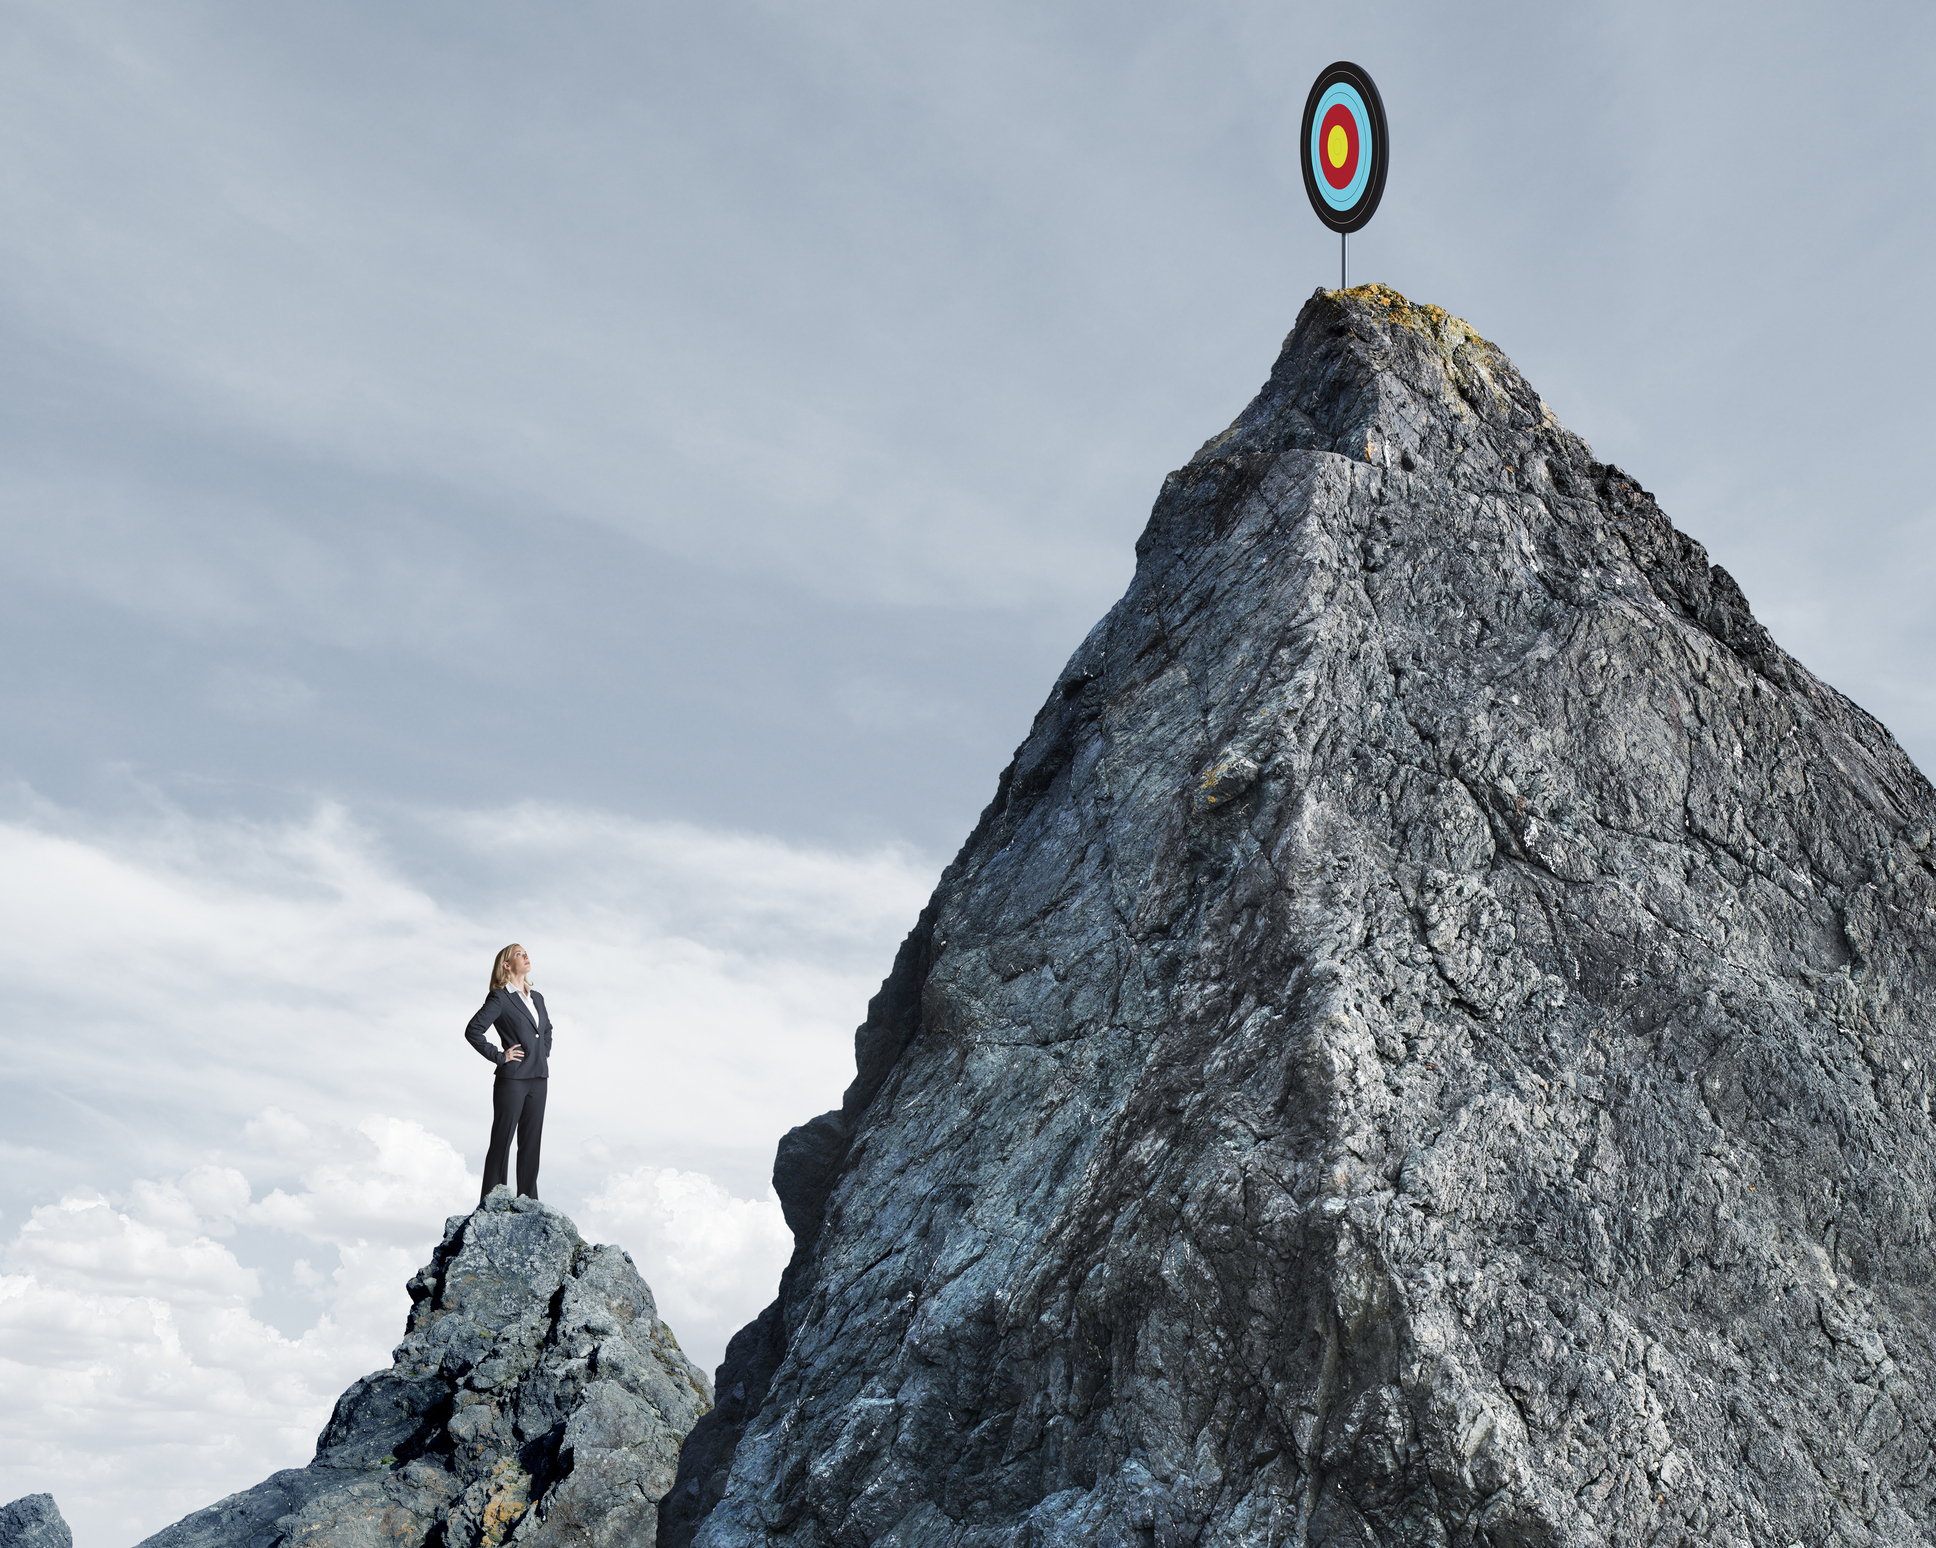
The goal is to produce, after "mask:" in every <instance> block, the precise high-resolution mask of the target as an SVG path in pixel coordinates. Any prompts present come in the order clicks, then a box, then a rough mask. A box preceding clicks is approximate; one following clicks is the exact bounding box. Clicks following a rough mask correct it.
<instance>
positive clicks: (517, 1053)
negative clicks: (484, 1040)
mask: <svg viewBox="0 0 1936 1548" xmlns="http://www.w3.org/2000/svg"><path fill="white" fill-rule="evenodd" d="M523 1057H524V1048H523V1046H522V1045H521V1044H517V1043H513V1044H512V1045H511V1046H510V1047H509V1048H507V1049H505V1051H504V1062H505V1063H506V1064H516V1063H517V1062H518V1060H520V1059H522V1058H523Z"/></svg>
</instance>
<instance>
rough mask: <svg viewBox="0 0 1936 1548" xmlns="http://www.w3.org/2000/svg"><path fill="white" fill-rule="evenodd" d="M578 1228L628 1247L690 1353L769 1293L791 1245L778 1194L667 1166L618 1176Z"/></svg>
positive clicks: (725, 1331)
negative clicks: (746, 1192) (734, 1187)
mask: <svg viewBox="0 0 1936 1548" xmlns="http://www.w3.org/2000/svg"><path fill="white" fill-rule="evenodd" d="M579 1225H580V1227H581V1228H582V1229H583V1230H585V1231H586V1233H587V1234H595V1235H596V1236H597V1237H598V1238H599V1239H601V1240H604V1241H611V1242H616V1243H618V1244H619V1245H620V1246H622V1247H625V1248H626V1249H627V1250H629V1251H630V1252H631V1253H632V1256H633V1259H634V1261H636V1262H637V1263H638V1265H639V1269H640V1272H641V1273H643V1274H644V1275H645V1279H646V1282H647V1283H648V1284H650V1285H651V1286H652V1289H653V1292H654V1294H655V1295H656V1297H657V1299H658V1302H659V1315H660V1316H662V1317H664V1318H665V1319H666V1321H667V1322H668V1323H669V1324H670V1325H671V1326H672V1328H673V1329H674V1331H675V1332H676V1333H677V1335H678V1336H679V1338H680V1340H681V1341H682V1342H683V1343H684V1344H685V1346H686V1348H687V1350H688V1352H689V1353H690V1352H692V1351H693V1350H695V1349H697V1348H702V1347H704V1348H721V1349H723V1348H724V1345H725V1342H726V1340H727V1339H729V1338H731V1337H732V1336H733V1334H734V1333H736V1332H738V1331H739V1329H740V1328H741V1327H743V1326H744V1325H745V1324H746V1323H747V1322H749V1321H750V1320H751V1316H750V1315H749V1314H748V1313H747V1312H746V1311H745V1308H747V1307H752V1308H754V1309H755V1310H757V1309H758V1308H760V1307H763V1306H764V1305H765V1304H766V1302H767V1301H770V1300H771V1299H772V1298H773V1294H774V1291H775V1289H776V1288H777V1287H778V1285H779V1279H780V1270H781V1269H783V1268H785V1267H786V1261H787V1258H788V1257H789V1256H790V1255H791V1253H792V1251H793V1233H792V1232H790V1231H789V1230H788V1229H787V1226H786V1221H785V1220H784V1218H782V1216H781V1213H780V1202H779V1200H778V1199H776V1198H773V1197H772V1196H771V1195H770V1194H769V1196H768V1197H766V1198H763V1199H740V1198H734V1197H733V1196H732V1194H730V1193H728V1192H727V1191H726V1190H725V1189H724V1188H722V1187H721V1186H720V1185H719V1184H718V1183H716V1182H714V1181H713V1180H712V1179H711V1178H710V1177H708V1176H706V1175H705V1174H704V1173H701V1172H682V1171H679V1170H677V1169H676V1168H673V1167H638V1168H635V1169H634V1170H632V1171H629V1172H619V1173H614V1174H613V1175H612V1176H610V1177H608V1178H607V1179H606V1180H605V1186H604V1187H603V1188H601V1189H600V1190H599V1191H598V1192H597V1193H596V1194H594V1195H593V1196H592V1199H591V1201H590V1202H589V1204H588V1205H587V1206H586V1208H585V1211H584V1215H583V1217H582V1218H581V1219H580V1221H579ZM729 1308H734V1309H733V1310H729ZM715 1363H716V1362H715ZM710 1369H711V1367H710V1366H709V1367H708V1370H709V1371H710Z"/></svg>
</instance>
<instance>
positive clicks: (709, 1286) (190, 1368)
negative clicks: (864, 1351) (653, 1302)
mask: <svg viewBox="0 0 1936 1548" xmlns="http://www.w3.org/2000/svg"><path fill="white" fill-rule="evenodd" d="M242 1138H243V1140H244V1142H245V1144H255V1145H260V1144H261V1143H262V1142H264V1141H265V1140H267V1141H270V1142H271V1143H272V1144H273V1146H274V1147H275V1148H276V1150H277V1152H278V1153H279V1154H280V1155H281V1157H282V1158H283V1159H284V1160H289V1159H292V1158H293V1159H295V1160H297V1161H298V1162H299V1163H300V1164H301V1166H302V1180H301V1184H300V1185H299V1186H297V1187H295V1188H294V1189H283V1188H274V1189H271V1190H270V1191H268V1192H267V1193H266V1194H264V1195H262V1196H260V1197H255V1196H254V1190H253V1189H252V1188H251V1185H250V1182H249V1179H248V1178H247V1177H246V1176H245V1175H244V1174H243V1173H242V1172H241V1171H239V1170H238V1169H236V1168H235V1167H233V1166H229V1165H223V1164H220V1162H219V1161H213V1160H212V1161H208V1162H204V1163H202V1164H200V1165H197V1166H194V1167H191V1168H189V1169H188V1170H187V1171H185V1172H183V1173H181V1174H179V1175H178V1176H175V1177H172V1178H160V1179H157V1178H142V1179H138V1180H136V1181H135V1182H133V1183H132V1184H131V1185H129V1186H128V1187H127V1188H126V1189H125V1190H124V1191H123V1192H121V1193H119V1194H116V1195H113V1196H109V1195H103V1194H100V1193H96V1192H92V1191H86V1190H80V1191H76V1192H73V1193H70V1194H69V1195H68V1196H67V1197H65V1198H63V1199H61V1200H59V1201H58V1202H56V1203H53V1204H45V1205H40V1206H37V1207H35V1208H34V1209H33V1211H32V1212H31V1214H30V1215H29V1217H28V1219H27V1220H26V1222H25V1223H24V1224H23V1225H22V1226H21V1227H20V1229H19V1230H18V1231H17V1232H16V1233H15V1235H14V1237H13V1239H12V1241H11V1242H9V1243H7V1244H6V1246H5V1248H4V1252H0V1458H3V1459H4V1460H0V1492H6V1491H8V1490H11V1491H12V1492H13V1493H19V1492H26V1490H27V1489H28V1488H29V1487H33V1486H44V1485H47V1484H49V1483H51V1484H52V1485H53V1486H54V1490H55V1493H56V1495H57V1497H58V1498H59V1499H60V1502H61V1505H62V1508H63V1510H64V1511H65V1512H66V1514H67V1515H68V1517H69V1519H70V1522H71V1523H72V1524H73V1526H74V1527H75V1529H76V1531H77V1533H78V1534H79V1538H80V1540H81V1541H82V1542H83V1543H89V1542H102V1541H107V1540H110V1539H111V1540H114V1541H121V1542H127V1541H132V1540H136V1539H139V1538H142V1537H145V1536H147V1535H149V1534H150V1533H152V1532H154V1531H155V1530H157V1529H158V1528H160V1527H162V1526H164V1525H166V1524H167V1523H168V1522H170V1521H173V1520H176V1519H178V1518H179V1517H181V1516H182V1515H185V1514H187V1513H188V1512H189V1511H191V1510H196V1509H199V1508H200V1507H202V1506H203V1505H207V1504H211V1503H213V1502H214V1501H215V1500H216V1499H218V1498H220V1497H221V1496H223V1495H225V1494H228V1493H230V1492H233V1491H234V1490H236V1489H241V1488H247V1487H248V1486H250V1485H251V1484H254V1483H256V1482H259V1481H260V1480H261V1479H262V1478H264V1477H266V1476H267V1475H268V1474H269V1473H271V1472H274V1471H275V1470H276V1469H278V1468H282V1467H290V1466H299V1465H301V1464H302V1463H303V1462H305V1461H307V1460H308V1458H309V1455H310V1453H311V1449H312V1448H313V1446H314V1444H315V1437H316V1434H317V1432H318V1431H319V1430H320V1429H321V1428H322V1425H323V1422H324V1420H325V1419H326V1418H327V1417H328V1414H329V1411H330V1408H331V1406H332V1404H333V1403H334V1401H335V1399H336V1397H337V1395H338V1394H339V1393H340V1392H341V1391H342V1389H343V1388H344V1387H346V1386H348V1385H349V1383H350V1382H351V1381H353V1380H354V1379H355V1378H356V1377H358V1376H360V1375H363V1374H364V1373H365V1372H367V1371H370V1370H374V1369H378V1368H381V1367H382V1366H383V1365H385V1364H387V1363H388V1353H389V1350H390V1349H391V1347H392V1346H393V1345H394V1344H395V1343H396V1341H397V1339H398V1338H399V1337H401V1336H402V1332H403V1327H404V1321H405V1318H406V1316H407V1314H408V1310H409V1297H408V1295H407V1293H406V1291H405V1289H404V1285H405V1282H406V1281H407V1280H408V1278H409V1277H410V1275H411V1274H413V1273H414V1272H415V1271H416V1269H417V1268H418V1267H419V1265H421V1264H422V1263H423V1262H424V1261H426V1260H427V1259H428V1257H429V1252H430V1247H431V1246H432V1245H433V1243H434V1242H435V1240H436V1238H437V1237H438V1235H440V1234H441V1230H442V1224H443V1222H442V1217H441V1213H440V1206H441V1203H442V1201H443V1200H445V1199H447V1198H448V1197H449V1196H450V1194H451V1193H452V1192H453V1191H456V1192H459V1193H471V1194H474V1193H475V1191H476V1188H477V1177H476V1174H475V1173H472V1172H469V1171H467V1170H466V1168H465V1166H464V1163H463V1159H462V1157H461V1156H459V1155H458V1154H457V1152H456V1150H455V1149H453V1148H452V1147H451V1146H450V1145H449V1144H448V1143H446V1142H444V1141H443V1140H440V1139H439V1138H438V1137H437V1136H435V1135H433V1134H430V1133H429V1132H428V1131H426V1130H425V1129H424V1128H423V1127H422V1125H420V1124H416V1123H413V1122H410V1121H408V1120H404V1119H398V1118H392V1117H385V1116H380V1115H376V1116H371V1117H368V1118H365V1119H364V1120H363V1121H361V1122H360V1123H358V1124H356V1125H354V1126H353V1127H350V1128H342V1127H340V1126H320V1127H316V1128H312V1127H311V1126H309V1125H306V1124H303V1123H302V1122H301V1121H300V1120H298V1119H295V1118H294V1117H293V1116H292V1115H290V1114H288V1113H285V1112H280V1111H276V1110H273V1109H272V1110H268V1111H265V1112H263V1113H262V1114H259V1115H258V1116H257V1117H256V1118H255V1119H253V1120H251V1121H250V1123H249V1124H248V1125H247V1126H246V1127H245V1131H244V1133H243V1135H242ZM578 1223H579V1225H580V1228H581V1230H583V1232H584V1233H585V1235H586V1237H587V1238H588V1239H589V1240H594V1241H597V1240H609V1241H616V1242H618V1243H620V1244H621V1245H623V1246H626V1247H627V1248H628V1249H629V1250H630V1251H631V1252H632V1253H633V1254H634V1257H635V1259H636V1260H637V1261H638V1262H639V1264H640V1267H641V1270H642V1271H643V1272H644V1273H645V1274H646V1277H647V1280H648V1282H649V1283H651V1284H652V1285H653V1287H654V1290H655V1292H656V1293H657V1296H658V1300H659V1307H660V1312H661V1315H663V1316H665V1317H667V1318H668V1319H669V1320H670V1322H671V1324H672V1326H673V1327H674V1329H675V1332H676V1333H677V1334H678V1335H679V1336H680V1338H681V1340H682V1342H683V1344H684V1345H685V1347H686V1348H687V1350H688V1352H689V1353H695V1354H698V1353H711V1354H712V1355H713V1357H714V1359H716V1358H717V1351H718V1349H719V1348H720V1347H722V1346H723V1344H724V1342H725V1340H726V1338H727V1337H729V1336H730V1335H731V1334H732V1333H733V1332H734V1331H735V1330H736V1329H737V1328H738V1327H739V1326H740V1325H741V1324H743V1323H744V1322H746V1321H748V1320H750V1318H751V1317H752V1316H753V1315H754V1313H756V1312H757V1311H758V1309H759V1308H760V1306H761V1305H763V1304H764V1303H765V1301H766V1300H767V1299H769V1298H770V1297H771V1296H772V1293H773V1289H774V1286H775V1283H776V1282H777V1280H778V1277H779V1271H780V1268H781V1266H782V1265H783V1264H784V1263H785V1261H786V1256H787V1253H788V1251H789V1250H790V1249H791V1238H790V1236H789V1233H788V1232H787V1230H786V1227H785V1225H784V1223H783V1222H782V1220H781V1218H780V1209H779V1205H778V1204H777V1202H775V1201H774V1200H773V1199H772V1198H771V1197H768V1198H766V1199H759V1200H754V1199H741V1198H735V1197H734V1196H733V1195H732V1194H731V1193H730V1192H729V1191H728V1190H727V1189H725V1188H724V1187H722V1186H721V1185H720V1184H718V1183H717V1182H715V1181H714V1180H713V1179H712V1178H711V1177H708V1176H706V1175H705V1174H703V1173H700V1172H694V1171H682V1170H679V1169H676V1168H672V1167H660V1168H652V1167H641V1168H635V1169H633V1170H631V1171H627V1172H621V1173H615V1174H612V1175H610V1176H608V1177H607V1178H605V1179H604V1181H603V1184H602V1186H601V1187H600V1188H599V1190H598V1191H597V1193H596V1194H595V1195H594V1196H593V1197H592V1198H591V1199H590V1201H589V1202H588V1203H587V1204H586V1205H585V1206H584V1207H583V1208H582V1209H581V1210H580V1212H579V1221H578ZM250 1227H255V1228H266V1229H269V1230H272V1231H274V1232H278V1233H283V1234H284V1235H285V1236H286V1237H288V1238H292V1239H294V1240H296V1241H299V1242H306V1243H311V1244H315V1245H316V1246H319V1247H324V1248H328V1249H331V1250H332V1251H333V1253H334V1255H335V1256H336V1258H337V1259H338V1266H337V1267H336V1268H335V1270H334V1271H333V1272H332V1273H329V1274H321V1273H318V1272H317V1271H316V1270H315V1269H314V1268H312V1267H311V1266H310V1264H309V1261H308V1259H307V1258H304V1257H296V1258H293V1259H292V1260H291V1262H290V1267H289V1272H290V1274H291V1276H292V1277H293V1278H294V1279H295V1280H296V1281H297V1282H299V1283H302V1284H304V1285H305V1286H306V1287H307V1288H308V1289H309V1291H310V1292H311V1293H312V1295H313V1297H314V1300H315V1303H316V1304H315V1306H314V1309H313V1312H312V1319H313V1320H312V1322H311V1325H310V1326H309V1327H307V1328H306V1329H305V1330H304V1331H303V1332H302V1333H301V1334H300V1335H299V1336H297V1337H289V1336H286V1335H285V1334H284V1333H282V1332H279V1331H278V1330H277V1329H276V1328H275V1327H273V1326H271V1325H270V1324H269V1323H268V1322H266V1321H264V1320H263V1319H262V1318H261V1317H260V1316H259V1315H257V1303H258V1301H259V1300H260V1299H261V1296H262V1274H263V1271H264V1269H265V1268H266V1267H268V1265H253V1264H245V1263H244V1262H243V1261H241V1259H240V1258H239V1257H238V1256H237V1253H236V1251H235V1250H233V1249H232V1248H231V1246H230V1245H228V1244H226V1243H225V1242H224V1240H222V1238H224V1237H233V1236H235V1235H237V1234H238V1233H239V1232H240V1231H241V1230H245V1229H246V1228H250ZM9 1497H11V1495H9Z"/></svg>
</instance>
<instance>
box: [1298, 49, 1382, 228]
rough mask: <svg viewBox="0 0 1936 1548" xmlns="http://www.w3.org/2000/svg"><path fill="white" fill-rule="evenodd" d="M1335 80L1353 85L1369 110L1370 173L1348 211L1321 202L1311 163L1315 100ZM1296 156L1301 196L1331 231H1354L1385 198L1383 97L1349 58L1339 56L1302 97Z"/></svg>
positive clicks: (1321, 196) (1316, 102) (1367, 219)
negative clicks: (1301, 173)
mask: <svg viewBox="0 0 1936 1548" xmlns="http://www.w3.org/2000/svg"><path fill="white" fill-rule="evenodd" d="M1339 81H1343V82H1344V83H1345V84H1346V85H1348V86H1352V87H1355V88H1356V89H1357V92H1358V95H1359V96H1361V97H1363V98H1364V99H1365V106H1366V108H1367V109H1369V110H1370V112H1371V125H1370V127H1371V176H1370V177H1368V178H1367V179H1366V180H1365V191H1364V192H1363V193H1361V194H1360V195H1359V196H1358V202H1357V203H1356V204H1354V205H1352V206H1351V208H1350V209H1348V210H1334V209H1332V208H1331V206H1330V205H1328V204H1326V203H1325V202H1324V195H1323V194H1321V193H1319V192H1318V174H1317V170H1316V169H1315V168H1314V167H1313V166H1312V165H1311V123H1312V120H1314V119H1315V118H1316V117H1317V116H1318V99H1319V98H1320V97H1322V96H1323V95H1324V94H1325V92H1326V91H1328V90H1329V89H1330V88H1331V87H1333V86H1335V85H1336V84H1337V83H1338V82H1339ZM1297 159H1298V163H1299V164H1300V165H1301V166H1302V167H1303V168H1304V195H1305V197H1306V198H1308V199H1309V200H1310V201H1311V208H1312V209H1314V210H1316V211H1317V215H1318V219H1319V220H1321V221H1323V222H1324V223H1325V225H1327V226H1329V227H1330V228H1331V229H1332V230H1333V231H1356V230H1358V229H1359V228H1360V227H1362V226H1364V225H1365V224H1366V223H1367V222H1368V221H1369V220H1370V219H1371V217H1372V216H1373V215H1375V214H1377V212H1378V201H1379V200H1380V199H1382V198H1384V197H1385V168H1386V166H1387V165H1388V164H1389V163H1390V160H1391V133H1390V131H1389V130H1387V129H1386V128H1385V99H1384V98H1383V97H1381V96H1379V95H1378V88H1377V86H1375V85H1374V84H1373V83H1372V79H1371V77H1370V76H1369V75H1367V74H1366V73H1365V72H1364V71H1363V70H1361V69H1359V68H1358V66H1356V65H1355V64H1352V63H1351V62H1350V61H1349V60H1346V59H1340V60H1339V61H1338V62H1337V63H1336V64H1334V65H1331V66H1329V67H1328V68H1327V69H1326V70H1325V71H1324V73H1323V74H1321V75H1320V76H1319V77H1318V78H1317V80H1316V82H1315V83H1313V85H1312V87H1311V95H1310V96H1308V97H1306V98H1305V99H1304V122H1303V125H1302V127H1301V128H1300V129H1299V130H1298V136H1297Z"/></svg>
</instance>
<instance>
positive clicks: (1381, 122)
mask: <svg viewBox="0 0 1936 1548" xmlns="http://www.w3.org/2000/svg"><path fill="white" fill-rule="evenodd" d="M1302 140H1303V154H1304V191H1305V192H1306V193H1307V194H1309V195H1310V199H1311V208H1312V209H1314V210H1316V211H1317V216H1318V219H1319V220H1321V221H1323V222H1324V223H1325V225H1327V226H1329V227H1330V228H1331V229H1332V230H1333V231H1356V230H1357V229H1358V228H1359V227H1360V226H1362V225H1364V224H1365V222H1366V221H1368V220H1370V219H1371V216H1372V212H1373V211H1374V210H1376V209H1377V208H1378V200H1379V198H1380V196H1382V195H1383V193H1384V191H1385V164H1386V144H1385V141H1386V135H1385V105H1384V103H1383V102H1382V101H1380V100H1379V96H1378V88H1377V87H1376V86H1374V85H1373V84H1372V81H1371V77H1370V76H1369V75H1367V74H1366V73H1365V72H1364V71H1363V70H1361V69H1359V68H1358V67H1357V66H1356V65H1354V64H1349V63H1346V62H1344V61H1340V62H1339V63H1337V64H1334V65H1332V66H1331V68H1330V69H1328V70H1326V71H1325V72H1324V73H1323V74H1322V75H1320V76H1319V77H1318V78H1317V83H1316V84H1315V85H1314V86H1312V88H1311V95H1310V97H1309V99H1308V100H1307V101H1306V102H1305V104H1304V133H1303V135H1302Z"/></svg>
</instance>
